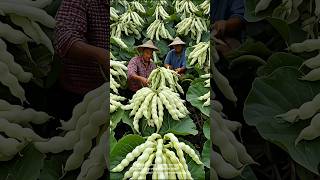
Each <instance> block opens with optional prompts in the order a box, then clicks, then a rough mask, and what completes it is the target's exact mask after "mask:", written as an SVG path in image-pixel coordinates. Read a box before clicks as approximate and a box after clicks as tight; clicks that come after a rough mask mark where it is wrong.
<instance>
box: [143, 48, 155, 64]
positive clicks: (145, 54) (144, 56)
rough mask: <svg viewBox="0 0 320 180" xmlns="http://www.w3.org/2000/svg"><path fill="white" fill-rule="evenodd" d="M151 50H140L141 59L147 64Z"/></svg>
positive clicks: (150, 56)
mask: <svg viewBox="0 0 320 180" xmlns="http://www.w3.org/2000/svg"><path fill="white" fill-rule="evenodd" d="M152 53H153V49H151V48H143V49H142V57H143V59H144V60H145V61H147V62H149V61H150V59H151V58H152Z"/></svg>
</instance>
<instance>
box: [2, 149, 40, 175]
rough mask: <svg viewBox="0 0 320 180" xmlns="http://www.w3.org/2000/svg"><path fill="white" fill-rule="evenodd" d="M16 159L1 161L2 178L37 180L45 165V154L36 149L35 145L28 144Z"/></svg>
mask: <svg viewBox="0 0 320 180" xmlns="http://www.w3.org/2000/svg"><path fill="white" fill-rule="evenodd" d="M20 154H21V155H22V156H19V155H16V157H15V158H14V159H12V160H11V161H8V162H5V163H4V162H1V163H0V179H7V180H17V179H28V180H37V179H38V177H39V176H40V170H41V169H42V167H43V162H44V158H45V155H44V154H42V153H40V152H39V151H38V150H36V149H35V148H34V147H33V145H28V146H27V147H26V148H24V149H23V150H22V152H21V153H20Z"/></svg>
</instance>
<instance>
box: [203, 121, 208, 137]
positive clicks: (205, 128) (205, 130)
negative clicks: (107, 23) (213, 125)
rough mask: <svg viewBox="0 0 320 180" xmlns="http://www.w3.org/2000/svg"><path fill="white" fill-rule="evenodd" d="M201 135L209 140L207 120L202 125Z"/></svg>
mask: <svg viewBox="0 0 320 180" xmlns="http://www.w3.org/2000/svg"><path fill="white" fill-rule="evenodd" d="M203 134H204V136H205V137H206V138H207V139H210V120H207V121H206V122H204V124H203Z"/></svg>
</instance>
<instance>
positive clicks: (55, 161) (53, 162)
mask: <svg viewBox="0 0 320 180" xmlns="http://www.w3.org/2000/svg"><path fill="white" fill-rule="evenodd" d="M69 156H70V152H63V153H59V154H52V155H49V156H48V157H47V158H46V159H45V160H44V165H43V168H42V169H41V174H40V177H39V179H40V180H42V179H45V180H57V179H59V178H60V177H62V176H63V174H62V170H61V167H62V166H64V164H65V162H66V160H67V159H68V157H69ZM78 173H79V172H76V173H68V175H67V176H65V177H64V178H63V180H65V179H68V178H71V177H73V178H76V177H77V175H78Z"/></svg>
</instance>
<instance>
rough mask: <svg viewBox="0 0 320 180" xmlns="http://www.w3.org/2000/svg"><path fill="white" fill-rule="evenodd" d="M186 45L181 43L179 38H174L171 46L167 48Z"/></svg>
mask: <svg viewBox="0 0 320 180" xmlns="http://www.w3.org/2000/svg"><path fill="white" fill-rule="evenodd" d="M185 44H186V43H185V42H183V41H182V40H181V39H180V38H179V37H176V38H174V40H173V41H172V43H171V44H169V45H168V46H173V45H185Z"/></svg>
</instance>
